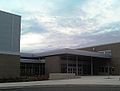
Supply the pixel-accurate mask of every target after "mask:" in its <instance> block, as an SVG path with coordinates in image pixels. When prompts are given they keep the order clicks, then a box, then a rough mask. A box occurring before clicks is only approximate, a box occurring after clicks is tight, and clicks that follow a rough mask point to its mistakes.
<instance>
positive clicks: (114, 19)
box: [0, 0, 120, 52]
mask: <svg viewBox="0 0 120 91" xmlns="http://www.w3.org/2000/svg"><path fill="white" fill-rule="evenodd" d="M6 2H8V0H1V1H0V8H1V9H3V10H7V11H10V12H13V13H16V14H19V15H22V33H21V51H23V52H41V51H47V50H51V49H57V48H66V47H67V48H76V47H83V46H87V45H92V44H93V45H96V44H101V43H108V42H117V41H119V39H120V37H119V36H120V31H119V30H120V27H119V26H120V25H119V24H120V18H119V16H120V3H119V0H102V1H101V0H52V1H51V0H42V1H40V0H35V1H33V0H29V3H28V1H25V0H17V1H16V0H12V1H10V3H9V4H8V7H7V6H6Z"/></svg>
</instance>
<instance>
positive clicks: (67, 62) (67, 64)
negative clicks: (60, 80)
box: [66, 54, 68, 73]
mask: <svg viewBox="0 0 120 91" xmlns="http://www.w3.org/2000/svg"><path fill="white" fill-rule="evenodd" d="M66 57H67V73H68V54H67V55H66Z"/></svg>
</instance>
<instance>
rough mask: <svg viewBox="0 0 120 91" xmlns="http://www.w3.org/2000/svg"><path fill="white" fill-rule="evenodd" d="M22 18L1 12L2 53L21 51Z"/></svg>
mask: <svg viewBox="0 0 120 91" xmlns="http://www.w3.org/2000/svg"><path fill="white" fill-rule="evenodd" d="M20 21H21V17H20V16H17V15H14V14H10V13H6V12H2V11H0V51H5V52H8V51H9V52H19V51H20V27H21V22H20Z"/></svg>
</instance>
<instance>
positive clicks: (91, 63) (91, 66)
mask: <svg viewBox="0 0 120 91" xmlns="http://www.w3.org/2000/svg"><path fill="white" fill-rule="evenodd" d="M90 62H91V75H93V58H92V56H91V61H90Z"/></svg>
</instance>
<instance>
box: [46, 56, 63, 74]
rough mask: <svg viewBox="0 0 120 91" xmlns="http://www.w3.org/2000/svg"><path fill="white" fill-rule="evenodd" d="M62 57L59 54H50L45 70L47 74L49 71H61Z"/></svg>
mask: <svg viewBox="0 0 120 91" xmlns="http://www.w3.org/2000/svg"><path fill="white" fill-rule="evenodd" d="M60 66H61V65H60V57H59V56H50V57H46V58H45V72H46V75H49V73H60V72H61V67H60Z"/></svg>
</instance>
